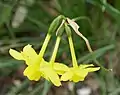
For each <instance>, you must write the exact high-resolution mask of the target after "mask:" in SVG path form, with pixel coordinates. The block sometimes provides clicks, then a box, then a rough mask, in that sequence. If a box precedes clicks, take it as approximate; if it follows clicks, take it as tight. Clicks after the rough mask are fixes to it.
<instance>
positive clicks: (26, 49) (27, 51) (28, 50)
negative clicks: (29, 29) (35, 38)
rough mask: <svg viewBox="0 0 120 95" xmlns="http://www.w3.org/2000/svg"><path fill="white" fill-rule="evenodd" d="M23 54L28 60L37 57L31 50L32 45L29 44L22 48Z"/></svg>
mask: <svg viewBox="0 0 120 95" xmlns="http://www.w3.org/2000/svg"><path fill="white" fill-rule="evenodd" d="M23 53H24V54H25V55H27V56H28V57H30V58H35V57H36V56H37V53H36V52H35V50H34V49H33V48H32V45H29V44H28V45H26V46H25V47H24V48H23Z"/></svg>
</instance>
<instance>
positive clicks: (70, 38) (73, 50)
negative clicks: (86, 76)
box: [68, 36, 78, 67]
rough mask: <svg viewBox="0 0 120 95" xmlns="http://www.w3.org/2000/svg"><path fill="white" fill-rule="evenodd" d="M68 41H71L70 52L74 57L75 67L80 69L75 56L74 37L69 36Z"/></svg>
mask: <svg viewBox="0 0 120 95" xmlns="http://www.w3.org/2000/svg"><path fill="white" fill-rule="evenodd" d="M68 40H69V45H70V51H71V56H72V64H73V67H78V64H77V60H76V56H75V49H74V45H73V40H72V37H71V36H69V37H68Z"/></svg>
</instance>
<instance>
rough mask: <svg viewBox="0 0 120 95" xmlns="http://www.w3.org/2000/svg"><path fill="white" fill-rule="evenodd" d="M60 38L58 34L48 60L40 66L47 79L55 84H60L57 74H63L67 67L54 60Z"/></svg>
mask: <svg viewBox="0 0 120 95" xmlns="http://www.w3.org/2000/svg"><path fill="white" fill-rule="evenodd" d="M60 39H61V37H59V36H58V37H57V40H56V44H55V47H54V51H53V54H52V57H51V59H50V62H49V63H46V64H44V65H41V66H40V70H41V72H42V73H43V76H44V77H45V78H46V79H47V80H49V81H51V82H52V83H53V84H54V85H55V86H60V85H61V82H60V79H59V76H58V75H59V74H63V73H64V72H65V71H66V70H67V69H68V67H67V66H65V65H63V64H60V63H55V62H54V61H55V58H56V54H57V51H58V47H59V43H60Z"/></svg>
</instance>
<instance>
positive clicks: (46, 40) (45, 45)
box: [39, 33, 51, 58]
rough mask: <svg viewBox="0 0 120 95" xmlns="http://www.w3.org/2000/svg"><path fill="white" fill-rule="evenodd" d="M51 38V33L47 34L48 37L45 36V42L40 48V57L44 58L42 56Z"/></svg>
mask: <svg viewBox="0 0 120 95" xmlns="http://www.w3.org/2000/svg"><path fill="white" fill-rule="evenodd" d="M50 38H51V35H50V34H49V33H48V34H47V36H46V38H45V40H44V43H43V45H42V48H41V50H40V53H39V58H42V57H43V55H44V53H45V50H46V47H47V45H48V42H49V40H50Z"/></svg>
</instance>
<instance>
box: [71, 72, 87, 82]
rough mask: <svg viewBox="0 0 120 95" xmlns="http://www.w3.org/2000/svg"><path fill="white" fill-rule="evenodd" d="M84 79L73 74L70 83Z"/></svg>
mask: <svg viewBox="0 0 120 95" xmlns="http://www.w3.org/2000/svg"><path fill="white" fill-rule="evenodd" d="M84 78H85V77H80V76H78V75H76V74H75V75H74V76H73V77H72V78H71V81H73V82H79V81H84Z"/></svg>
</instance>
